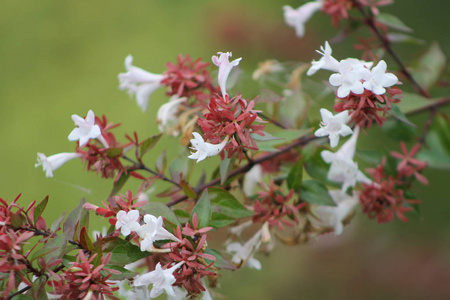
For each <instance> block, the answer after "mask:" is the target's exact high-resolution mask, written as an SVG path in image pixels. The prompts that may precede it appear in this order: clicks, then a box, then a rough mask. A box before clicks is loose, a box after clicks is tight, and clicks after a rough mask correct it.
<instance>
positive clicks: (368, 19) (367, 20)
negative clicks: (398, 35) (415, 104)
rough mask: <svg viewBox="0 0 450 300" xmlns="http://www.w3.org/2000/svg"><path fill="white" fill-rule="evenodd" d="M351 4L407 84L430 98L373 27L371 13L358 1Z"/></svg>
mask: <svg viewBox="0 0 450 300" xmlns="http://www.w3.org/2000/svg"><path fill="white" fill-rule="evenodd" d="M353 3H354V4H355V5H356V7H358V9H359V11H360V12H361V14H362V15H363V17H364V19H365V23H366V24H367V26H369V27H370V29H371V30H372V31H373V32H374V33H375V35H376V36H377V38H378V39H379V40H380V42H381V43H382V44H383V47H384V49H386V51H387V52H388V53H389V54H390V55H391V57H392V58H393V59H394V60H395V62H396V63H397V65H398V66H399V67H400V72H401V73H402V74H403V75H404V76H405V77H406V78H407V79H408V80H409V82H411V84H412V85H413V87H414V88H415V89H416V90H417V92H418V93H420V94H421V95H422V96H424V97H425V98H430V94H428V92H427V91H426V90H424V89H423V88H422V87H421V86H420V85H419V83H417V81H416V80H415V79H414V78H413V76H412V75H411V73H410V72H409V71H408V70H407V69H406V67H405V65H404V64H403V62H402V61H401V60H400V57H398V55H397V54H396V53H395V52H394V50H393V49H392V47H391V42H390V41H389V40H388V39H387V38H386V37H385V36H383V34H382V33H381V32H380V31H379V30H378V28H377V26H376V25H375V21H374V18H373V15H372V14H371V13H370V15H369V14H367V13H366V11H365V10H364V7H363V6H362V5H361V3H360V2H359V0H353Z"/></svg>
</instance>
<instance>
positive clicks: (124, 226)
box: [116, 210, 141, 236]
mask: <svg viewBox="0 0 450 300" xmlns="http://www.w3.org/2000/svg"><path fill="white" fill-rule="evenodd" d="M116 218H117V222H116V230H117V229H120V232H121V233H122V234H123V235H124V236H128V235H129V234H130V233H131V232H132V231H136V230H138V229H139V228H140V227H141V225H140V224H139V222H138V220H139V211H138V210H130V211H129V212H126V211H124V210H121V211H119V212H118V213H117V215H116Z"/></svg>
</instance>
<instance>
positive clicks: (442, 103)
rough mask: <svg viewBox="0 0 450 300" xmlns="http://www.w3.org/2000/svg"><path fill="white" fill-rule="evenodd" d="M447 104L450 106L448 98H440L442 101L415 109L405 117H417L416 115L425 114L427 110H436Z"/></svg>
mask: <svg viewBox="0 0 450 300" xmlns="http://www.w3.org/2000/svg"><path fill="white" fill-rule="evenodd" d="M448 104H450V98H442V99H439V100H437V101H436V102H433V103H429V104H427V105H424V106H422V107H419V108H416V109H414V110H412V111H410V112H408V113H407V114H406V115H408V116H411V115H417V114H419V113H421V112H425V111H427V110H432V109H435V108H436V109H437V108H438V107H441V106H445V105H448Z"/></svg>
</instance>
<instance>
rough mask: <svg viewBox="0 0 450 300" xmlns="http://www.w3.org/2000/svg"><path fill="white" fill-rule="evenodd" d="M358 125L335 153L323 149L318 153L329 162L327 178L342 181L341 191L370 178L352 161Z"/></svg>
mask: <svg viewBox="0 0 450 300" xmlns="http://www.w3.org/2000/svg"><path fill="white" fill-rule="evenodd" d="M358 134H359V127H355V130H354V133H353V135H352V137H351V138H350V139H349V140H348V141H347V142H345V143H344V144H343V145H342V147H341V148H340V149H339V150H338V151H337V152H335V153H333V152H330V151H327V150H324V151H322V152H321V153H320V155H321V156H322V158H323V160H324V161H325V162H326V163H331V166H330V170H329V171H328V175H327V177H328V179H329V180H331V181H335V182H342V192H345V191H347V189H348V188H349V187H353V186H355V185H356V182H364V183H370V180H369V179H368V178H367V177H366V176H365V175H364V174H363V173H362V172H361V171H359V169H358V164H357V163H356V162H354V161H353V156H354V155H355V150H356V142H357V139H358Z"/></svg>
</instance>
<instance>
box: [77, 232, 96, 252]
mask: <svg viewBox="0 0 450 300" xmlns="http://www.w3.org/2000/svg"><path fill="white" fill-rule="evenodd" d="M79 241H80V245H81V246H82V247H83V248H84V249H86V250H91V251H92V250H93V249H94V245H93V244H92V241H91V238H90V237H89V235H88V233H87V230H86V227H85V226H83V227H82V228H81V231H80V238H79Z"/></svg>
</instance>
